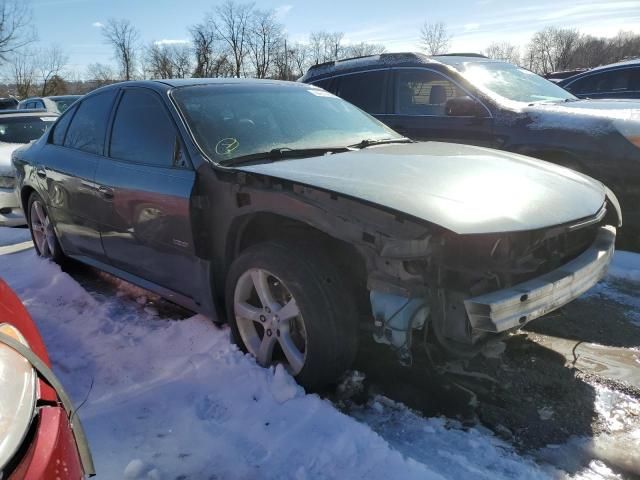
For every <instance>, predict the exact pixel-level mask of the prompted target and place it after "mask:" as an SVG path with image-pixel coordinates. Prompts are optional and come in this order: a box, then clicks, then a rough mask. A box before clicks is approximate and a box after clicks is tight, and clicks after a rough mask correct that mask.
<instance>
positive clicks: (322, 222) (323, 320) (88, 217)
mask: <svg viewBox="0 0 640 480" xmlns="http://www.w3.org/2000/svg"><path fill="white" fill-rule="evenodd" d="M89 127H90V128H89ZM13 162H14V165H15V167H16V171H17V187H16V188H17V193H18V195H19V198H20V199H21V201H22V207H23V210H24V211H25V212H28V221H29V225H30V228H31V231H32V234H33V238H34V241H35V243H36V250H37V252H38V253H39V254H40V255H42V256H43V257H49V258H53V259H54V260H63V259H64V257H72V258H75V259H77V260H79V261H81V262H85V263H88V264H90V265H93V266H95V267H98V268H101V269H103V270H106V271H108V272H110V273H112V274H114V275H117V276H120V277H122V278H125V279H126V280H128V281H130V282H133V283H137V284H139V285H142V286H143V287H145V288H147V289H150V290H153V291H156V292H158V293H160V294H161V295H163V296H165V297H166V298H168V299H170V300H172V301H174V302H176V303H179V304H181V305H183V306H185V307H187V308H190V309H192V310H194V311H199V312H202V313H204V314H206V315H209V316H210V317H212V318H213V319H214V320H215V321H218V322H223V321H225V320H226V321H227V322H228V323H229V325H230V329H231V332H232V336H233V338H234V340H235V341H236V342H237V343H238V345H239V346H240V347H241V348H242V349H243V350H245V351H246V352H248V353H250V354H251V355H253V356H255V357H256V359H257V361H258V362H259V363H260V364H262V365H265V366H268V365H273V364H278V363H279V364H282V365H284V367H285V368H287V369H288V370H289V372H290V373H291V374H292V375H294V376H295V377H296V379H297V380H298V381H299V382H300V383H301V384H302V385H304V386H305V387H308V388H310V389H318V388H322V387H323V386H324V385H327V384H328V383H331V382H333V381H335V380H336V379H337V378H338V377H339V376H340V375H341V374H342V373H343V372H344V371H345V370H346V369H348V368H349V367H350V365H351V363H352V362H353V359H354V358H355V355H356V353H357V349H358V339H359V335H360V332H361V331H363V330H368V331H371V332H373V335H374V338H375V339H376V340H377V341H378V342H381V343H385V344H388V345H389V346H390V347H391V348H393V349H394V350H395V351H396V352H397V354H398V359H399V360H400V361H401V362H403V363H409V362H410V361H411V352H412V345H414V344H415V343H416V341H418V340H417V339H423V338H425V337H426V336H427V335H424V334H425V332H428V333H432V334H433V335H428V336H429V337H432V338H435V339H436V340H437V343H438V344H439V345H441V347H442V348H443V349H445V350H446V351H448V352H450V353H451V354H453V355H463V356H471V355H475V354H476V353H477V352H479V351H480V349H481V348H483V345H485V344H486V342H487V341H489V340H490V339H492V338H495V337H496V335H500V334H503V333H504V332H509V331H512V330H514V329H517V328H519V327H521V326H522V325H524V324H526V323H527V322H530V321H532V320H534V319H536V318H538V317H540V316H542V315H544V314H546V313H548V312H550V311H552V310H554V309H556V308H559V307H561V306H562V305H564V304H566V303H567V302H570V301H571V300H573V299H574V298H576V297H577V296H579V295H581V294H582V293H583V292H585V291H586V290H588V289H589V288H590V287H591V286H593V285H594V284H595V283H596V282H598V280H599V279H600V278H602V277H603V276H604V275H605V273H606V270H607V267H608V265H609V263H610V261H611V258H612V255H613V251H614V243H615V236H616V228H617V227H619V226H620V225H621V221H622V216H621V213H620V207H619V205H618V201H617V200H616V198H615V196H614V195H613V194H612V193H611V192H610V191H609V190H608V189H607V188H606V187H605V186H603V185H602V184H601V183H599V182H597V181H595V180H593V179H591V178H589V177H586V176H584V175H581V174H579V173H576V172H573V171H571V170H568V169H566V168H563V167H559V166H557V165H553V164H549V163H546V162H542V161H538V160H534V159H531V158H528V157H523V156H519V155H515V154H510V153H506V152H501V151H495V150H490V149H484V148H478V147H471V146H464V145H457V144H446V143H436V142H427V143H415V142H412V141H411V140H409V139H408V138H405V137H403V136H401V135H399V134H397V133H396V132H394V131H393V130H391V129H389V128H387V127H386V126H384V125H383V124H382V123H380V122H378V121H377V120H375V119H374V118H372V117H370V116H369V115H367V114H365V113H364V112H362V111H361V110H359V109H357V108H356V107H354V106H353V105H350V104H349V103H347V102H345V101H343V100H341V99H339V98H337V97H335V96H333V95H331V94H329V93H327V92H325V91H324V90H321V89H319V88H317V87H313V86H309V85H304V84H295V83H288V82H276V81H254V80H229V79H219V80H209V79H200V80H163V81H153V82H151V81H149V82H130V83H121V84H116V85H112V86H109V87H105V88H102V89H98V90H96V91H95V92H93V93H91V94H89V95H87V96H86V97H84V98H83V99H82V100H81V101H79V102H77V103H76V104H74V105H73V106H72V107H71V108H70V109H69V110H68V111H67V112H65V114H63V115H62V117H61V118H60V120H59V121H58V122H57V123H56V125H55V126H54V127H53V128H52V130H51V132H50V133H49V134H48V135H45V136H44V137H42V138H41V139H40V140H39V141H38V142H36V143H35V144H33V145H32V146H31V147H30V148H29V149H26V150H21V151H19V152H17V153H16V154H15V155H14V158H13ZM559 321H560V320H559ZM363 325H364V326H368V327H369V328H367V329H363V328H361V327H362V326H363ZM418 332H419V333H420V334H419V335H417V334H416V333H418Z"/></svg>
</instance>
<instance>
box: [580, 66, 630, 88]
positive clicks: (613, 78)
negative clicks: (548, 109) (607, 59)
mask: <svg viewBox="0 0 640 480" xmlns="http://www.w3.org/2000/svg"><path fill="white" fill-rule="evenodd" d="M635 70H640V69H635ZM635 70H634V69H632V68H625V69H616V70H610V71H608V72H602V73H594V74H593V75H588V76H586V77H584V78H581V79H579V80H576V81H575V82H573V83H572V84H571V85H569V90H571V91H572V92H576V93H584V94H589V93H601V92H602V93H605V92H610V93H615V92H625V91H627V90H635V89H637V88H638V87H637V86H636V87H635V88H634V86H635V85H634V84H635V83H637V80H636V77H638V76H640V74H638V73H636V72H635Z"/></svg>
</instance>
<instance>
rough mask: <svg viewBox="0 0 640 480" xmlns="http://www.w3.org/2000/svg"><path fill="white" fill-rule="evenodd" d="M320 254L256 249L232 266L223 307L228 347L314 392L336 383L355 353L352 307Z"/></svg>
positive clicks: (267, 246) (286, 247) (284, 247)
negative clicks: (281, 369)
mask: <svg viewBox="0 0 640 480" xmlns="http://www.w3.org/2000/svg"><path fill="white" fill-rule="evenodd" d="M347 291H348V288H346V287H345V285H344V282H343V280H342V276H341V275H340V274H339V273H338V271H337V269H336V268H335V267H334V266H333V263H332V262H331V259H330V258H329V257H328V256H326V255H324V254H323V253H322V252H321V251H317V250H312V249H310V248H308V247H307V248H305V247H301V246H298V245H295V244H288V243H262V244H259V245H255V246H253V247H250V248H248V249H247V250H245V251H244V252H242V253H241V254H240V256H239V257H238V258H237V259H236V260H235V261H234V262H233V264H232V265H231V268H230V270H229V275H228V277H227V285H226V305H227V315H228V320H229V325H230V327H231V332H232V336H233V339H234V341H235V342H236V343H237V344H238V345H239V346H240V347H241V348H242V349H243V350H244V351H246V352H248V353H250V354H252V355H253V356H254V357H256V359H257V361H258V363H259V364H261V365H263V366H270V365H273V364H277V363H281V364H282V365H283V366H284V367H285V368H286V369H287V370H288V371H289V373H290V374H291V375H293V376H294V377H295V378H296V380H297V381H298V383H299V384H301V385H302V386H304V387H305V388H307V389H309V390H318V389H321V388H323V387H325V386H326V385H328V384H330V383H333V382H335V381H336V380H338V378H339V376H340V375H341V374H342V373H343V372H344V371H345V370H346V369H348V368H349V367H350V366H351V364H352V362H353V359H354V358H355V355H356V351H357V335H358V328H357V316H356V309H355V302H354V300H353V299H352V298H350V297H349V296H348V295H347V294H346V292H347Z"/></svg>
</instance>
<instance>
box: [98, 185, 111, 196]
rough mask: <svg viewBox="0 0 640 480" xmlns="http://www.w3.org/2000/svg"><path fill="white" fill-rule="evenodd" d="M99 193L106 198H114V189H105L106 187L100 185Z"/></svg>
mask: <svg viewBox="0 0 640 480" xmlns="http://www.w3.org/2000/svg"><path fill="white" fill-rule="evenodd" d="M98 193H99V194H100V195H102V196H103V197H104V198H113V188H109V187H105V186H104V185H100V186H99V187H98Z"/></svg>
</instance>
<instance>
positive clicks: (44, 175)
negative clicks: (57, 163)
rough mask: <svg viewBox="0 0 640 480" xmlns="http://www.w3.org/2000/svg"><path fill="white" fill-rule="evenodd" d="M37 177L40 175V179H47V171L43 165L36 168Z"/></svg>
mask: <svg viewBox="0 0 640 480" xmlns="http://www.w3.org/2000/svg"><path fill="white" fill-rule="evenodd" d="M36 175H38V176H39V177H40V178H47V171H46V170H45V168H44V167H43V166H42V165H38V166H37V167H36Z"/></svg>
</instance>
